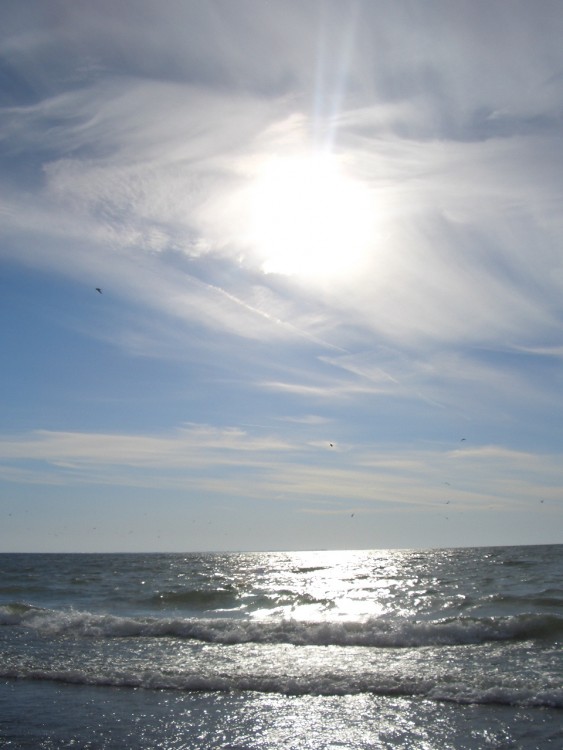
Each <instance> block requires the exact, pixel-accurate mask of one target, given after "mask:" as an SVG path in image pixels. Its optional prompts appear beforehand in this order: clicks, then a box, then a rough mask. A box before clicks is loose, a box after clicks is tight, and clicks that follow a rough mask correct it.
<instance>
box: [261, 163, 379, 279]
mask: <svg viewBox="0 0 563 750" xmlns="http://www.w3.org/2000/svg"><path fill="white" fill-rule="evenodd" d="M372 203H373V200H372V194H371V191H370V190H369V188H368V187H367V186H366V185H365V184H363V183H361V182H359V181H357V180H355V179H353V178H352V177H350V176H348V175H346V174H345V173H344V172H343V170H342V168H341V166H340V164H339V161H338V160H337V159H336V158H335V157H333V156H330V155H314V156H310V155H307V156H292V157H284V158H282V157H278V158H272V159H269V160H267V161H266V162H264V164H263V165H262V166H261V168H260V170H259V173H258V175H257V177H256V180H255V182H254V183H253V186H252V189H251V192H250V231H249V234H248V239H249V241H250V244H251V246H252V248H253V250H254V252H255V253H256V254H257V255H258V259H259V262H260V264H261V268H262V270H263V271H264V272H265V273H277V274H284V275H287V276H296V277H302V278H306V279H309V280H313V279H316V280H319V281H326V280H334V279H336V278H342V277H343V276H347V275H350V274H353V273H357V272H359V270H360V268H361V265H362V262H363V260H364V258H365V256H366V253H367V251H368V247H369V244H370V240H371V239H372V237H373V225H374V212H373V205H372Z"/></svg>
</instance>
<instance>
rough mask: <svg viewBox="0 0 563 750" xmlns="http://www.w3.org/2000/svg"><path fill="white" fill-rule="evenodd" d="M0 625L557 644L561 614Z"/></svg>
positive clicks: (315, 640) (86, 615)
mask: <svg viewBox="0 0 563 750" xmlns="http://www.w3.org/2000/svg"><path fill="white" fill-rule="evenodd" d="M0 626H13V627H21V628H29V629H32V630H35V631H37V632H39V633H41V634H42V635H46V636H52V637H59V636H74V637H103V638H164V637H174V638H183V639H191V640H196V641H202V642H206V643H218V644H224V645H231V644H241V643H270V644H280V643H286V644H291V645H296V646H366V647H379V648H413V647H415V648H416V647H422V646H455V645H466V644H479V643H485V642H489V641H523V640H548V641H556V640H558V639H560V638H562V637H563V617H561V616H558V615H553V614H550V615H546V614H541V615H540V614H526V615H513V616H503V617H482V618H476V617H458V618H444V619H440V620H432V621H417V620H411V619H406V618H403V619H400V618H395V619H385V618H370V619H367V620H364V621H352V620H323V621H316V622H307V621H301V620H294V619H275V618H268V619H262V620H256V619H234V618H219V619H201V618H156V617H119V616H117V615H110V614H96V613H92V612H81V611H77V610H74V609H69V610H51V609H41V608H38V607H33V606H30V605H26V604H22V603H14V604H10V605H7V606H3V607H0Z"/></svg>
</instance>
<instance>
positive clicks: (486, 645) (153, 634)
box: [0, 545, 563, 750]
mask: <svg viewBox="0 0 563 750" xmlns="http://www.w3.org/2000/svg"><path fill="white" fill-rule="evenodd" d="M562 582H563V545H549V546H528V547H490V548H479V549H449V550H429V551H420V550H417V551H414V550H413V551H408V550H402V551H397V550H393V551H383V550H372V551H342V552H271V553H231V554H124V555H110V554H100V555H91V554H84V555H77V554H75V555H71V554H60V555H59V554H54V555H53V554H51V555H42V554H36V555H32V554H19V555H18V554H4V555H0V747H2V748H4V747H6V748H67V747H69V748H70V747H74V748H76V747H79V748H185V749H186V750H192V749H193V750H196V749H197V750H205V749H206V748H230V749H231V750H235V748H236V749H237V750H243V749H249V750H250V749H252V750H266V749H267V750H273V749H274V748H288V749H295V750H298V749H299V750H305V749H307V750H311V749H313V748H315V749H317V748H318V749H319V750H320V749H321V748H322V749H323V750H324V749H326V750H328V749H329V748H331V749H332V748H347V749H350V750H355V749H359V748H362V749H364V748H366V749H367V748H404V749H405V750H406V749H407V748H408V749H409V750H413V749H415V748H421V749H422V748H424V750H429V749H430V748H436V749H438V748H439V749H440V750H445V749H447V748H455V749H456V750H458V749H460V748H468V749H469V748H472V749H475V750H477V748H479V750H481V749H482V748H497V749H500V748H506V749H508V748H519V749H526V750H527V749H529V750H541V749H542V748H554V749H555V748H557V750H560V748H561V747H563V731H562V729H561V726H562V724H563V711H562V708H563V680H562V675H563V652H562V649H561V645H562V640H563V583H562Z"/></svg>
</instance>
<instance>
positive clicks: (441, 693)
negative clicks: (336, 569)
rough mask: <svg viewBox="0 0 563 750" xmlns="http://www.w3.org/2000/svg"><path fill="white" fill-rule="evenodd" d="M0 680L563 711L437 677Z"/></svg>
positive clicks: (74, 675) (508, 688)
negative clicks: (411, 699)
mask: <svg viewBox="0 0 563 750" xmlns="http://www.w3.org/2000/svg"><path fill="white" fill-rule="evenodd" d="M0 678H2V679H18V680H37V681H47V682H60V683H66V684H71V685H89V686H98V687H120V688H134V689H139V688H142V689H146V690H179V691H185V692H209V693H213V692H215V693H217V692H233V691H252V692H256V693H277V694H283V695H300V696H302V695H317V696H318V695H324V696H340V695H357V694H372V695H383V696H405V697H408V696H417V697H423V698H426V699H428V700H434V701H441V702H442V701H446V702H453V703H460V704H497V705H507V706H508V705H509V706H522V707H538V708H563V689H561V688H559V687H556V686H542V687H538V686H537V685H532V684H530V685H525V684H516V685H514V684H503V683H502V682H499V683H498V684H494V685H491V684H482V685H475V684H473V685H471V684H465V683H463V682H448V681H441V680H439V679H430V678H423V677H421V678H416V677H412V676H389V675H381V674H376V675H368V676H358V675H342V674H331V673H316V674H308V675H290V676H274V675H252V674H240V673H236V674H220V675H219V674H202V673H179V672H176V673H171V672H165V671H161V670H158V669H143V670H142V671H138V672H135V671H118V670H116V671H109V670H108V671H107V672H105V673H99V672H95V671H92V670H83V669H80V668H74V669H67V670H61V669H37V668H32V667H27V666H21V667H8V668H6V667H3V666H0Z"/></svg>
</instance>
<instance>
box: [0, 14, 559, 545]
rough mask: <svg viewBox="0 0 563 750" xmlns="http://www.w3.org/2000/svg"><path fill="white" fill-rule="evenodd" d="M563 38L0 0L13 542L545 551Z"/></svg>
mask: <svg viewBox="0 0 563 750" xmlns="http://www.w3.org/2000/svg"><path fill="white" fill-rule="evenodd" d="M562 38H563V7H562V6H561V3H559V2H547V1H546V0H539V2H536V3H529V2H512V3H510V4H507V3H489V2H475V1H474V0H472V1H471V2H469V1H468V2H460V1H455V0H448V1H447V2H446V1H445V0H444V1H443V2H441V1H440V2H439V1H437V0H428V1H427V2H407V1H406V0H395V1H394V2H392V3H391V2H378V1H374V2H354V1H352V2H347V3H342V2H337V1H336V0H334V2H332V1H331V0H327V1H325V2H323V1H322V0H318V1H317V0H315V1H314V2H313V1H308V0H300V1H299V2H294V1H293V0H270V1H268V2H265V1H260V2H259V1H258V0H223V1H221V0H219V1H213V0H208V2H205V3H201V2H191V1H190V0H183V1H182V2H180V1H178V2H176V1H175V0H168V1H167V2H166V3H161V2H156V1H154V0H150V1H149V0H134V1H133V0H121V2H119V3H114V2H106V1H105V0H99V1H98V2H96V3H91V2H81V1H80V0H78V1H73V2H70V0H41V1H40V2H39V1H37V2H34V0H28V2H26V3H21V2H16V1H12V0H5V1H4V3H3V7H2V27H1V29H0V91H1V98H0V104H1V113H0V158H1V169H0V287H1V288H0V307H1V316H0V342H1V351H2V367H1V368H0V383H1V386H2V395H3V399H2V412H1V414H2V419H1V421H0V518H1V523H0V550H2V551H27V550H31V551H33V550H37V551H43V550H46V551H109V550H116V551H129V550H131V551H136V550H141V551H144V550H147V551H148V550H164V551H166V550H177V551H189V550H231V549H233V550H238V549H316V548H379V547H436V546H441V547H444V546H459V545H488V544H527V543H554V542H561V541H562V537H561V529H562V510H563V430H562V427H561V425H562V424H563V387H562V386H563V376H562V372H563V371H562V359H563V327H562V323H563V222H562V218H561V217H562V213H561V206H562V205H563V48H562V47H561V39H562ZM96 287H99V288H100V289H101V290H102V293H101V294H100V293H99V292H97V291H96Z"/></svg>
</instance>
